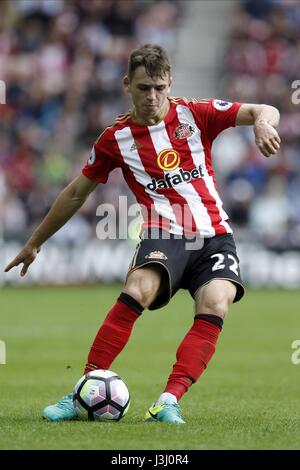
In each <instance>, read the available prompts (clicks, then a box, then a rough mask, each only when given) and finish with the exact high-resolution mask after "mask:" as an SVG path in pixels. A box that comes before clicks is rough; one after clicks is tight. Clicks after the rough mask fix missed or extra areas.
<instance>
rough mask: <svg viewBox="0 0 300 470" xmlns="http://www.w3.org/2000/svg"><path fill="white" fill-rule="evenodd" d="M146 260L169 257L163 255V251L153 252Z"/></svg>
mask: <svg viewBox="0 0 300 470" xmlns="http://www.w3.org/2000/svg"><path fill="white" fill-rule="evenodd" d="M145 258H148V259H168V257H167V256H166V255H165V254H164V253H162V252H161V251H158V250H156V251H151V253H149V255H146V256H145Z"/></svg>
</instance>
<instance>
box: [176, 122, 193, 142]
mask: <svg viewBox="0 0 300 470" xmlns="http://www.w3.org/2000/svg"><path fill="white" fill-rule="evenodd" d="M194 132H195V128H194V127H193V126H192V125H191V124H188V123H184V124H179V126H178V127H176V129H175V131H174V134H173V135H174V137H175V139H187V138H188V137H191V136H192V135H193V134H194Z"/></svg>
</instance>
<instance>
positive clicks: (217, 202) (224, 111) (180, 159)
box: [82, 98, 241, 238]
mask: <svg viewBox="0 0 300 470" xmlns="http://www.w3.org/2000/svg"><path fill="white" fill-rule="evenodd" d="M168 99H169V101H170V109H169V112H168V114H167V115H166V116H165V119H164V120H163V121H161V122H160V123H159V124H156V125H152V126H145V125H140V124H137V123H136V122H134V121H133V120H132V118H131V114H130V112H128V113H127V114H125V115H122V116H120V117H118V118H117V119H116V121H115V123H114V124H113V125H112V126H110V127H107V128H106V129H105V131H104V132H103V133H102V134H101V136H100V137H99V139H98V140H97V141H96V143H95V145H94V147H93V149H92V152H91V156H90V158H89V160H88V161H87V164H86V165H85V167H84V168H83V170H82V172H83V174H84V175H85V176H87V177H88V178H90V179H91V180H93V181H95V182H97V183H106V181H107V178H108V175H109V173H110V172H111V171H112V170H113V169H114V168H117V167H119V168H121V169H122V171H123V175H124V178H125V180H126V182H127V184H128V186H129V187H130V189H131V190H132V192H133V193H134V194H135V197H136V199H137V201H138V202H139V204H140V205H141V206H142V214H143V217H144V225H143V227H159V228H163V229H165V230H168V231H169V232H171V233H174V234H178V235H181V234H183V233H185V234H190V233H195V232H196V233H199V234H200V235H201V236H203V237H205V238H206V237H213V236H215V235H222V234H224V233H232V230H231V228H230V226H229V224H228V216H227V214H226V212H225V211H224V209H223V203H222V201H221V199H220V196H219V194H218V191H217V187H216V181H215V176H214V170H213V167H212V159H211V146H212V142H213V140H214V139H215V138H216V137H217V135H218V134H219V133H220V132H221V131H222V130H224V129H226V128H228V127H230V126H234V125H235V120H236V115H237V112H238V110H239V108H240V106H241V103H229V102H226V101H221V100H215V99H210V100H199V101H198V100H191V101H189V100H187V99H185V98H168Z"/></svg>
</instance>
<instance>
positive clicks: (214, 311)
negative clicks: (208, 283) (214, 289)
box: [200, 299, 230, 320]
mask: <svg viewBox="0 0 300 470" xmlns="http://www.w3.org/2000/svg"><path fill="white" fill-rule="evenodd" d="M229 306H230V304H229V303H228V302H227V301H226V299H222V300H215V301H211V302H207V303H206V304H204V306H203V307H201V308H200V310H201V313H205V314H208V315H209V314H211V315H217V316H218V317H220V318H222V319H223V320H224V319H225V317H226V316H227V314H228V311H229Z"/></svg>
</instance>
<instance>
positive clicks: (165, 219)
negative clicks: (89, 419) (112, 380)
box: [5, 44, 280, 424]
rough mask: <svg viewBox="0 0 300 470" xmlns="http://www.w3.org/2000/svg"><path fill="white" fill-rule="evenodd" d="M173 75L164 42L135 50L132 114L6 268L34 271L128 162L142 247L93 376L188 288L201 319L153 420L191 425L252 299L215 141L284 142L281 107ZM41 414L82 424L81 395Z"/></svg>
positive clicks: (264, 146)
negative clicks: (242, 128) (230, 318)
mask: <svg viewBox="0 0 300 470" xmlns="http://www.w3.org/2000/svg"><path fill="white" fill-rule="evenodd" d="M171 82H172V78H171V67H170V62H169V58H168V56H167V54H166V52H165V51H164V50H163V49H162V48H161V47H160V46H158V45H151V44H147V45H145V46H143V47H141V48H139V49H137V50H134V51H133V52H132V53H131V55H130V57H129V63H128V72H127V75H126V76H125V78H124V79H123V85H124V88H125V91H126V92H127V93H129V94H130V95H131V99H132V102H133V107H132V109H131V110H129V111H128V113H126V114H124V115H122V116H120V117H118V118H117V119H116V120H115V122H114V123H113V124H112V125H111V126H109V127H107V128H106V129H105V131H104V132H103V133H102V134H101V135H100V137H99V138H98V140H97V141H96V143H95V144H94V146H93V148H92V152H91V155H90V158H89V159H88V161H87V163H86V165H85V166H84V168H83V170H82V174H80V175H79V176H78V177H77V178H76V179H75V180H74V181H72V182H71V183H70V184H69V185H68V186H67V187H66V188H65V189H64V190H63V191H62V192H61V193H60V194H59V196H58V197H57V199H56V201H55V202H54V204H53V206H52V208H51V209H50V211H49V213H48V214H47V215H46V217H45V218H44V220H43V221H42V222H41V224H40V225H39V227H38V228H37V229H36V230H35V231H34V232H33V234H32V236H31V238H30V239H29V240H28V242H27V243H26V245H25V246H24V248H23V249H22V251H21V252H20V253H19V254H18V255H17V256H16V258H15V259H14V260H13V261H12V262H11V263H9V264H8V266H7V267H6V269H5V271H6V272H7V271H9V270H10V269H11V268H12V267H14V266H18V265H19V264H20V263H23V267H22V270H21V276H24V275H25V274H26V272H27V270H28V267H29V265H30V264H31V263H32V262H33V261H34V259H35V257H36V256H37V254H38V252H39V250H40V248H41V246H42V244H43V243H44V242H45V241H46V240H48V239H49V238H50V237H51V236H52V235H53V234H54V233H55V232H56V231H57V230H59V229H60V228H61V227H62V226H63V225H64V224H65V223H66V222H67V221H68V220H69V219H70V218H71V217H72V216H73V215H74V214H75V213H76V212H77V211H78V209H79V208H80V207H81V206H82V204H83V203H84V202H85V200H86V199H87V197H88V195H89V194H90V193H91V192H92V191H93V190H94V189H95V187H96V186H97V184H99V183H106V181H107V178H108V175H109V173H110V171H112V170H113V169H114V168H117V167H119V168H121V169H122V172H123V175H124V178H125V180H126V182H127V184H128V186H129V187H130V189H131V190H132V192H133V193H134V195H135V196H136V199H137V201H138V202H139V203H140V204H141V205H142V206H143V208H144V210H143V215H144V225H143V227H142V232H141V242H140V243H139V244H138V247H137V250H136V252H135V255H134V257H133V260H132V263H131V266H130V268H129V272H128V275H127V279H126V283H125V286H124V289H123V292H122V293H121V294H120V296H119V298H118V299H117V301H116V303H115V304H114V306H113V307H112V308H111V310H110V311H109V312H108V314H107V316H106V318H105V320H104V322H103V324H102V326H101V327H100V329H99V331H98V333H97V335H96V337H95V340H94V342H93V344H92V346H91V349H90V352H89V355H88V360H87V364H86V367H85V370H84V372H85V373H87V372H89V371H93V370H95V369H109V368H110V366H111V364H112V362H113V360H114V359H115V358H116V357H117V355H118V354H119V353H120V352H121V351H122V349H123V348H124V346H125V345H126V343H127V341H128V339H129V337H130V334H131V331H132V328H133V325H134V323H135V321H136V320H137V319H138V318H139V317H140V316H141V315H142V312H143V310H144V309H146V308H147V309H149V310H155V309H158V308H161V307H162V306H163V305H166V304H167V303H168V302H169V300H170V298H171V297H172V296H173V295H174V294H175V293H176V291H177V290H178V289H180V288H183V289H187V290H188V291H189V292H190V294H191V296H192V297H193V298H194V300H195V309H196V315H195V317H194V322H193V324H192V326H191V328H190V330H189V331H188V332H187V333H186V335H185V337H184V338H183V340H182V342H181V344H180V345H179V347H178V349H177V353H176V361H175V363H174V365H173V370H172V372H171V374H170V376H169V378H168V380H167V383H166V386H165V389H164V391H163V393H162V394H161V395H160V396H159V397H158V399H157V401H155V402H154V403H153V404H152V405H151V406H150V408H149V409H148V411H147V412H146V415H145V420H146V421H156V422H167V423H178V424H184V423H185V421H184V420H183V418H182V416H181V412H180V408H179V405H178V402H179V400H180V399H181V397H182V396H183V395H184V394H185V393H186V392H187V390H188V389H189V387H191V385H192V384H194V383H195V382H196V381H197V380H198V379H199V377H200V376H201V374H202V373H203V372H204V370H205V368H206V367H207V365H208V363H209V361H210V359H211V357H212V356H213V354H214V352H215V348H216V344H217V341H218V337H219V335H220V333H221V330H222V326H223V321H224V319H225V317H226V315H227V313H228V310H229V307H230V305H231V303H232V302H237V301H238V300H240V299H241V297H242V296H243V294H244V288H243V284H242V281H241V277H240V271H239V259H238V257H237V253H236V247H235V242H234V239H233V235H232V230H231V228H230V225H229V223H228V216H227V214H226V213H225V211H224V209H223V207H222V201H221V199H220V196H219V194H218V191H217V188H216V183H215V178H214V171H213V167H212V159H211V147H212V143H213V140H214V139H215V138H216V137H217V135H218V134H219V133H220V132H221V131H222V130H224V129H226V128H228V127H230V126H235V125H252V126H253V130H254V134H255V141H256V145H257V147H258V148H259V150H260V151H261V152H262V154H263V155H264V156H265V157H269V156H270V155H272V154H275V153H276V152H277V151H278V149H279V147H280V138H279V136H278V133H277V131H276V130H275V127H276V126H278V123H279V112H278V110H277V109H276V108H274V107H272V106H267V105H262V104H241V103H229V102H227V101H222V100H217V99H202V100H187V99H185V98H171V97H169V93H170V87H171ZM191 237H192V238H191ZM43 416H44V417H46V418H47V419H49V420H51V421H59V420H73V419H76V418H77V415H76V412H75V410H74V407H73V404H72V395H71V394H70V395H67V396H65V397H63V398H62V399H61V400H60V401H59V402H58V403H56V404H54V405H51V406H48V407H46V408H45V410H44V412H43Z"/></svg>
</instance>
